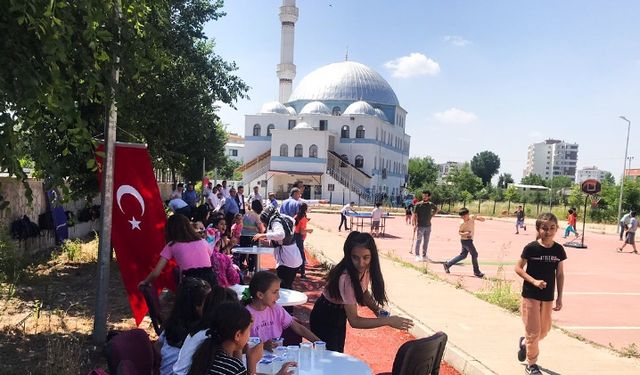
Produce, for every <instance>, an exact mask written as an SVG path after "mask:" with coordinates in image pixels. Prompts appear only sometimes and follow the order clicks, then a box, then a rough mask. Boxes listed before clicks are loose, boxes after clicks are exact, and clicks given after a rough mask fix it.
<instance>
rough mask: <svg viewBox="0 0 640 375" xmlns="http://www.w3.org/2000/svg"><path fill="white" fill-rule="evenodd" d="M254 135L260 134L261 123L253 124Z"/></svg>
mask: <svg viewBox="0 0 640 375" xmlns="http://www.w3.org/2000/svg"><path fill="white" fill-rule="evenodd" d="M253 136H254V137H259V136H260V124H255V125H253Z"/></svg>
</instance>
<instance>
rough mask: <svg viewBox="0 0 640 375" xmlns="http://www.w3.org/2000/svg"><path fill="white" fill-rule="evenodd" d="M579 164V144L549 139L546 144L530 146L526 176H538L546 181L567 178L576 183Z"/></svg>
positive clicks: (525, 170)
mask: <svg viewBox="0 0 640 375" xmlns="http://www.w3.org/2000/svg"><path fill="white" fill-rule="evenodd" d="M577 163H578V144H577V143H566V142H564V141H560V140H557V139H547V140H546V141H544V142H540V143H534V144H532V145H529V150H528V153H527V166H526V168H525V169H524V176H529V175H532V174H537V175H539V176H541V177H542V178H544V179H545V180H550V179H552V178H553V177H555V176H566V177H569V178H570V179H571V180H572V181H575V178H576V164H577Z"/></svg>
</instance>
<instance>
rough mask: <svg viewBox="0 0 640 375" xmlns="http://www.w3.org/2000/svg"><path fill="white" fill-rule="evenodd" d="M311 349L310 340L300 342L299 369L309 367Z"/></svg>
mask: <svg viewBox="0 0 640 375" xmlns="http://www.w3.org/2000/svg"><path fill="white" fill-rule="evenodd" d="M312 350H313V344H312V343H310V342H303V343H300V360H299V362H298V367H300V370H303V371H304V370H307V369H310V368H311V354H312V353H311V352H312Z"/></svg>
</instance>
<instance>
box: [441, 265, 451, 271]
mask: <svg viewBox="0 0 640 375" xmlns="http://www.w3.org/2000/svg"><path fill="white" fill-rule="evenodd" d="M442 267H444V272H446V273H451V272H449V268H451V267H449V265H447V264H446V263H442Z"/></svg>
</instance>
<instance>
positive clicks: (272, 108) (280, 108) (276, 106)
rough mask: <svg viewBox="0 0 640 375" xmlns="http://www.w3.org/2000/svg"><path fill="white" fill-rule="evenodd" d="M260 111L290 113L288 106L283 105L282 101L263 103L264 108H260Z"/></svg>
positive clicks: (265, 112)
mask: <svg viewBox="0 0 640 375" xmlns="http://www.w3.org/2000/svg"><path fill="white" fill-rule="evenodd" d="M260 113H261V114H267V113H279V114H281V115H288V114H289V111H288V110H287V107H285V106H284V105H282V103H280V102H269V103H264V104H263V105H262V108H260Z"/></svg>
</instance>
